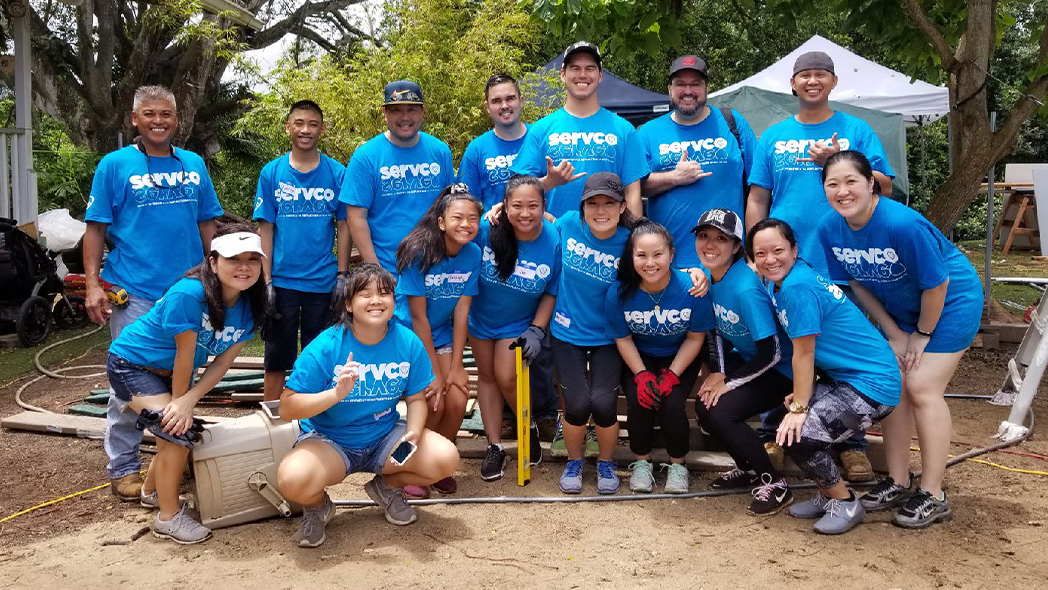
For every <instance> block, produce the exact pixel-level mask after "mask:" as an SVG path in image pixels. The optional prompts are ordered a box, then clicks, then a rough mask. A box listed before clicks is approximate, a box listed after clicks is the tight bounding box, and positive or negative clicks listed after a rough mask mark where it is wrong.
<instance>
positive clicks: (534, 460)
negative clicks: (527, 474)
mask: <svg viewBox="0 0 1048 590" xmlns="http://www.w3.org/2000/svg"><path fill="white" fill-rule="evenodd" d="M528 438H529V439H530V441H529V443H530V449H531V452H530V453H529V454H530V459H531V464H532V465H538V464H539V463H542V443H541V441H540V440H539V429H538V426H535V425H532V427H531V434H530V436H528Z"/></svg>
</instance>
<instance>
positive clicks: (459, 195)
mask: <svg viewBox="0 0 1048 590" xmlns="http://www.w3.org/2000/svg"><path fill="white" fill-rule="evenodd" d="M455 201H468V202H469V203H471V204H473V205H474V206H475V207H476V208H477V215H483V214H484V205H482V204H481V203H480V201H479V200H477V198H476V197H474V196H473V195H471V194H470V192H469V188H468V187H467V186H466V185H465V184H462V183H461V182H460V183H457V184H449V185H448V186H446V187H444V190H442V191H440V195H439V196H437V198H436V200H434V201H433V204H432V205H430V206H429V210H427V211H426V213H425V214H424V215H423V216H422V219H420V220H419V221H418V223H417V224H415V227H414V229H412V230H411V233H409V234H408V236H407V237H406V238H404V241H402V242H401V243H400V246H398V247H397V272H398V273H401V272H404V270H405V269H406V268H407V267H409V266H411V265H412V264H414V263H415V262H418V265H419V268H420V269H421V270H422V272H423V274H425V272H426V271H428V270H429V269H430V267H432V266H433V265H434V264H436V263H438V262H440V261H441V260H444V259H445V258H447V256H448V247H447V244H446V243H445V242H444V232H443V231H441V229H440V223H439V222H438V221H437V220H438V219H440V218H441V217H443V216H444V215H445V214H446V213H447V212H448V208H450V207H451V204H452V203H454V202H455Z"/></svg>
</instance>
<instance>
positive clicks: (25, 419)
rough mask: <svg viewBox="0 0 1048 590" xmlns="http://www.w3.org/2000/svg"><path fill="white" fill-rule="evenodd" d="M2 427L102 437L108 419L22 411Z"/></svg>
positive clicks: (147, 434)
mask: <svg viewBox="0 0 1048 590" xmlns="http://www.w3.org/2000/svg"><path fill="white" fill-rule="evenodd" d="M197 417H198V418H202V419H204V420H206V421H208V422H222V421H224V420H232V419H233V418H229V417H226V416H197ZM0 427H3V428H7V429H9V430H25V431H29V432H41V433H46V434H63V435H67V436H79V437H81V438H97V439H100V438H102V437H103V436H104V434H105V431H106V419H105V418H92V417H90V416H74V415H72V414H47V413H44V412H22V413H20V414H15V415H13V416H8V417H7V418H4V419H2V420H0ZM142 440H143V441H145V442H148V443H154V442H156V439H155V437H154V436H153V434H152V433H150V432H149V431H146V432H143V433H142Z"/></svg>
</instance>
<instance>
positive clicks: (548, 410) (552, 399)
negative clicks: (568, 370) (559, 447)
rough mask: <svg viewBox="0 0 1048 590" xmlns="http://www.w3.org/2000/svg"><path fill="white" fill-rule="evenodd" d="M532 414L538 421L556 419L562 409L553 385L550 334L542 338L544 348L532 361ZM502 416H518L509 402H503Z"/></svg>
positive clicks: (508, 418)
mask: <svg viewBox="0 0 1048 590" xmlns="http://www.w3.org/2000/svg"><path fill="white" fill-rule="evenodd" d="M530 371H531V373H530V374H531V415H532V417H534V419H535V421H536V422H539V421H541V420H556V419H557V411H558V410H560V399H559V398H558V396H557V390H556V389H555V388H554V387H553V353H552V352H551V351H550V347H549V335H548V334H547V335H546V337H545V338H543V339H542V350H540V351H539V355H538V356H537V357H535V360H534V361H532V362H531V366H530ZM502 417H503V418H505V419H507V420H512V421H515V420H516V419H517V417H516V416H514V415H513V410H511V409H510V407H509V404H503V408H502Z"/></svg>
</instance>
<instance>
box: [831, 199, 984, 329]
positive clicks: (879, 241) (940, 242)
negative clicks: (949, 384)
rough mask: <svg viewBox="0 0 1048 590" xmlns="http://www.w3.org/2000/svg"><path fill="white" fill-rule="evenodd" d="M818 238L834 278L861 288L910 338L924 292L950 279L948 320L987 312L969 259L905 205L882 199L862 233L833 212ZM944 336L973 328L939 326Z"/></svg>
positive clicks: (954, 324)
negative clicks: (958, 314)
mask: <svg viewBox="0 0 1048 590" xmlns="http://www.w3.org/2000/svg"><path fill="white" fill-rule="evenodd" d="M818 235H819V240H820V243H821V244H822V245H823V247H824V248H826V252H827V253H826V258H827V259H828V261H829V266H830V278H832V279H833V280H835V281H850V280H855V281H858V282H859V283H861V284H862V285H863V286H864V287H866V288H867V289H868V290H869V291H870V292H871V293H873V295H874V296H875V297H876V298H877V299H878V300H879V301H880V302H881V304H882V305H884V309H885V310H886V311H887V312H888V313H889V314H890V315H891V316H892V319H894V320H895V322H896V323H897V324H898V325H899V327H900V328H902V329H903V330H906V331H907V332H912V331H913V330H914V328H915V327H916V326H917V319H918V318H919V317H920V315H921V293H922V291H925V290H927V289H932V288H934V287H938V286H939V285H941V284H943V282H944V281H946V279H947V278H949V279H950V284H949V285H948V286H947V287H946V302H945V304H944V306H943V315H944V317H945V315H946V314H947V313H952V312H958V311H962V310H971V309H974V308H978V309H982V305H983V297H982V295H983V290H982V283H981V282H980V281H979V275H978V274H977V273H976V272H975V268H974V267H972V264H971V262H969V261H968V258H967V257H965V256H964V255H963V254H961V252H960V251H959V250H957V248H956V246H954V245H953V244H952V243H950V241H949V240H947V239H946V236H944V235H942V232H940V231H939V230H938V228H936V227H935V226H934V225H932V224H931V222H929V221H928V220H927V219H925V218H924V216H923V215H921V214H920V213H918V212H916V211H914V210H913V209H910V208H909V207H907V206H906V205H903V204H902V203H898V202H896V201H893V200H891V199H889V198H887V197H881V198H880V199H879V200H878V202H877V208H876V209H874V211H873V215H872V216H871V217H870V220H869V221H868V222H867V223H866V225H865V226H864V227H863V228H862V229H860V230H858V231H852V230H851V228H849V227H848V222H847V221H845V219H844V218H843V217H841V216H840V215H838V214H837V212H835V211H830V212H829V213H827V214H826V216H825V217H823V218H822V221H821V222H820V224H819V234H818ZM976 315H977V314H976ZM963 317H971V314H966V315H965V316H963ZM940 330H941V331H942V332H945V333H948V334H954V333H956V334H958V335H962V334H966V333H968V332H970V326H963V325H958V324H957V322H953V321H949V320H947V321H940V322H939V323H938V324H937V325H936V328H935V331H936V333H937V335H941V334H942V333H941V332H940Z"/></svg>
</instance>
